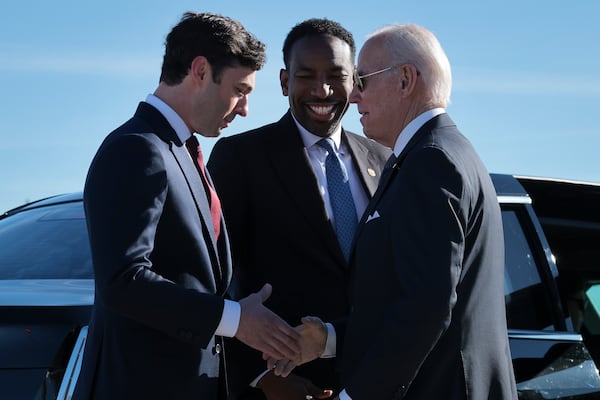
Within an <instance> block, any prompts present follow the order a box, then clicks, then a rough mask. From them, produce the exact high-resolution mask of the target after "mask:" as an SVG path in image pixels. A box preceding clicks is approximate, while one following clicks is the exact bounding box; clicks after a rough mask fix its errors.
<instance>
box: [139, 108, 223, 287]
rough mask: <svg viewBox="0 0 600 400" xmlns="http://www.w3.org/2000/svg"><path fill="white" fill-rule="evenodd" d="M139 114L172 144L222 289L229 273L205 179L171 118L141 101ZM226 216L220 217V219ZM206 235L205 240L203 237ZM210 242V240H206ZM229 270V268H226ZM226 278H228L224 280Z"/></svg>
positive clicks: (217, 280)
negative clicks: (222, 265)
mask: <svg viewBox="0 0 600 400" xmlns="http://www.w3.org/2000/svg"><path fill="white" fill-rule="evenodd" d="M136 115H137V116H139V117H141V118H142V119H144V120H145V121H147V122H148V123H149V124H150V125H151V126H152V128H153V130H154V132H155V133H156V134H157V135H158V136H159V137H161V139H162V140H164V141H165V142H166V143H168V145H169V150H170V151H171V154H172V155H173V157H174V158H175V160H176V161H177V164H178V165H179V168H180V169H181V172H182V173H183V175H184V177H185V180H186V182H187V184H188V189H189V190H190V193H191V195H192V197H193V199H194V203H195V204H196V209H197V210H198V214H199V217H200V223H201V224H202V232H203V233H204V238H206V237H208V238H210V245H208V246H207V247H208V248H209V251H210V252H211V253H212V256H211V260H213V262H212V269H213V274H214V277H215V286H216V288H217V289H218V290H219V289H220V287H221V286H222V285H223V284H224V283H226V282H227V279H228V276H225V277H224V276H223V271H222V268H221V266H220V264H221V258H220V257H219V255H220V254H221V253H220V252H219V251H218V246H217V241H216V239H215V232H214V229H213V225H212V218H211V215H210V205H209V202H208V198H207V197H206V191H205V190H204V184H203V183H202V180H201V179H202V178H201V177H200V174H199V173H198V170H197V169H196V166H195V165H194V161H193V160H192V158H191V156H190V154H189V152H188V151H187V148H186V147H185V146H184V144H183V143H182V142H181V140H179V137H178V136H177V133H176V132H175V131H174V130H173V128H172V127H171V125H170V124H169V123H168V121H167V120H166V119H165V118H164V117H163V116H162V114H161V113H160V112H159V111H158V110H156V109H155V108H154V107H152V106H151V105H149V104H147V103H143V102H142V103H140V106H139V107H138V110H137V112H136ZM222 221H223V219H222V218H221V222H222ZM226 236H227V235H226V232H223V234H222V235H220V238H223V239H222V240H224V241H225V243H224V255H225V257H227V258H225V264H226V268H229V267H230V265H229V264H228V261H227V260H228V257H229V252H228V251H229V246H228V243H227V239H226ZM204 238H203V240H204ZM206 242H207V244H208V241H206ZM226 272H227V271H226ZM228 275H229V274H228ZM224 278H225V279H224Z"/></svg>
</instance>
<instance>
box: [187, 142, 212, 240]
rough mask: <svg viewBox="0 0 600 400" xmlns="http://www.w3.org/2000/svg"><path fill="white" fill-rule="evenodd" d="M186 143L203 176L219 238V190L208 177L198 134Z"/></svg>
mask: <svg viewBox="0 0 600 400" xmlns="http://www.w3.org/2000/svg"><path fill="white" fill-rule="evenodd" d="M185 145H186V147H187V149H188V151H189V152H190V155H191V156H192V159H193V160H194V161H195V164H196V168H197V169H198V172H200V176H201V177H202V183H203V184H204V190H205V191H206V197H207V198H208V202H209V204H210V216H211V217H212V223H213V228H214V230H215V238H216V239H218V238H219V233H220V232H221V201H220V200H219V196H217V192H215V190H214V189H213V187H212V186H211V185H210V183H209V182H208V178H207V177H206V171H205V170H204V159H203V157H202V150H201V149H200V143H198V139H197V138H196V136H194V135H192V137H191V138H189V139H188V140H187V141H186V142H185Z"/></svg>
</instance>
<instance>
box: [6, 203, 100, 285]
mask: <svg viewBox="0 0 600 400" xmlns="http://www.w3.org/2000/svg"><path fill="white" fill-rule="evenodd" d="M91 278H93V271H92V263H91V256H90V248H89V243H88V237H87V228H86V224H85V216H84V212H83V205H82V203H81V202H74V203H64V204H57V205H52V206H47V207H41V208H38V209H32V210H28V211H24V212H20V213H18V214H15V215H12V216H9V217H7V218H5V219H3V220H0V279H91Z"/></svg>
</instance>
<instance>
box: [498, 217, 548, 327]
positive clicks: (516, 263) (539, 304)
mask: <svg viewBox="0 0 600 400" xmlns="http://www.w3.org/2000/svg"><path fill="white" fill-rule="evenodd" d="M502 223H503V228H504V242H505V246H504V247H505V249H506V253H505V268H504V296H505V301H506V314H507V315H506V320H507V324H508V328H510V329H533V330H539V329H553V325H554V324H553V313H552V307H551V304H550V302H549V301H548V297H547V294H546V290H545V289H544V284H543V280H542V278H541V276H540V274H539V268H538V266H537V262H536V258H535V256H534V253H533V252H532V250H531V246H530V244H529V242H528V241H527V237H526V235H525V233H524V231H523V227H522V225H521V223H520V220H519V216H518V212H517V210H516V209H503V211H502Z"/></svg>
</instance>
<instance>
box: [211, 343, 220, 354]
mask: <svg viewBox="0 0 600 400" xmlns="http://www.w3.org/2000/svg"><path fill="white" fill-rule="evenodd" d="M220 352H221V345H220V344H219V343H217V344H215V345H214V346H213V348H212V353H213V354H219V353H220Z"/></svg>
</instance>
